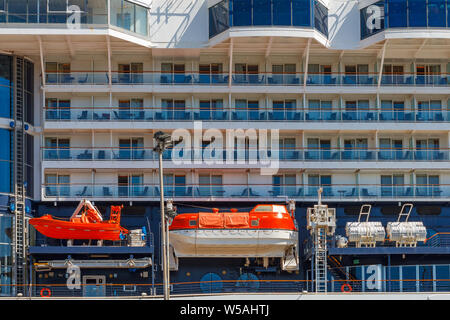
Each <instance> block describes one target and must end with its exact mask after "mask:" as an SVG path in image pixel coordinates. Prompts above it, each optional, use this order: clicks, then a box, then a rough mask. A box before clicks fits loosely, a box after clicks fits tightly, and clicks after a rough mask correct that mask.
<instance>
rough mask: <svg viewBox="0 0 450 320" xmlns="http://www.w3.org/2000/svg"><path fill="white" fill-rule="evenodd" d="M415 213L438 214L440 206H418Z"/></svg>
mask: <svg viewBox="0 0 450 320" xmlns="http://www.w3.org/2000/svg"><path fill="white" fill-rule="evenodd" d="M416 211H417V214H419V215H439V214H441V207H439V206H418V207H417V209H416Z"/></svg>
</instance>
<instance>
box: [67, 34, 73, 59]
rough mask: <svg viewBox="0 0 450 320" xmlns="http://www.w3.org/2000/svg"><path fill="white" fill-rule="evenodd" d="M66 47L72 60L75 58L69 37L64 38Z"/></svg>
mask: <svg viewBox="0 0 450 320" xmlns="http://www.w3.org/2000/svg"><path fill="white" fill-rule="evenodd" d="M65 39H66V43H67V47H68V48H69V52H70V57H71V58H73V57H74V56H75V49H74V48H73V44H72V41H71V40H70V37H69V36H67V35H66V36H65Z"/></svg>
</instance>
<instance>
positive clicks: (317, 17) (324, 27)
mask: <svg viewBox="0 0 450 320" xmlns="http://www.w3.org/2000/svg"><path fill="white" fill-rule="evenodd" d="M314 28H316V29H317V31H319V32H320V33H322V34H323V35H325V36H326V37H328V9H327V8H326V7H325V6H324V5H322V4H321V3H320V2H319V1H314Z"/></svg>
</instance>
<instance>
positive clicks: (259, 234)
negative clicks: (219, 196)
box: [169, 204, 298, 257]
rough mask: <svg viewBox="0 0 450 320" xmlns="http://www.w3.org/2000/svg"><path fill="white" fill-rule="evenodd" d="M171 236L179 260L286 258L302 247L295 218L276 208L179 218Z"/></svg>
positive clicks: (215, 212)
mask: <svg viewBox="0 0 450 320" xmlns="http://www.w3.org/2000/svg"><path fill="white" fill-rule="evenodd" d="M169 233H170V245H171V246H172V247H173V250H174V254H175V256H177V257H284V256H285V254H286V252H287V251H289V250H291V249H292V248H297V244H298V231H297V228H296V224H295V219H294V216H293V214H292V215H291V214H289V212H288V211H287V209H286V207H285V206H284V205H275V204H270V205H267V204H260V205H257V206H256V207H255V208H253V209H252V210H251V211H250V212H237V209H231V210H230V212H219V209H213V212H199V213H186V214H179V215H177V216H176V217H175V218H174V219H173V221H172V223H171V225H170V227H169Z"/></svg>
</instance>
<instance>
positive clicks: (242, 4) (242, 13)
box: [233, 0, 252, 26]
mask: <svg viewBox="0 0 450 320" xmlns="http://www.w3.org/2000/svg"><path fill="white" fill-rule="evenodd" d="M251 6H252V3H251V1H249V0H233V26H251V25H252V7H251Z"/></svg>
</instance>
